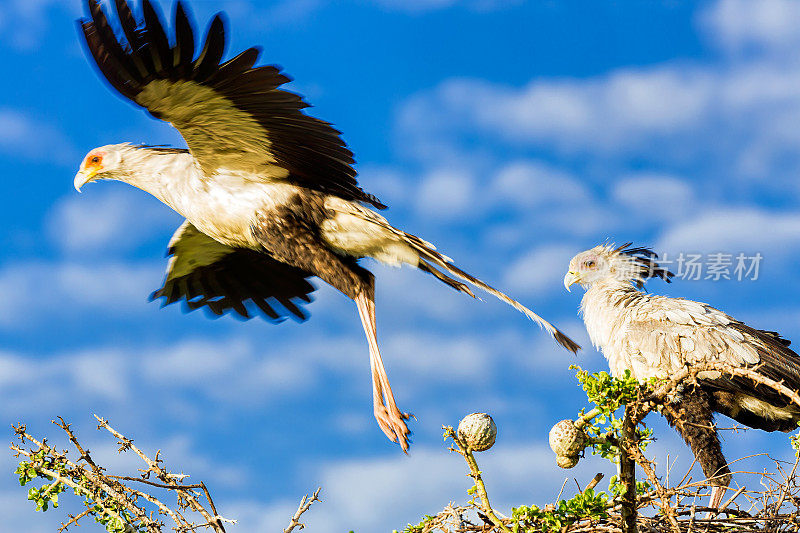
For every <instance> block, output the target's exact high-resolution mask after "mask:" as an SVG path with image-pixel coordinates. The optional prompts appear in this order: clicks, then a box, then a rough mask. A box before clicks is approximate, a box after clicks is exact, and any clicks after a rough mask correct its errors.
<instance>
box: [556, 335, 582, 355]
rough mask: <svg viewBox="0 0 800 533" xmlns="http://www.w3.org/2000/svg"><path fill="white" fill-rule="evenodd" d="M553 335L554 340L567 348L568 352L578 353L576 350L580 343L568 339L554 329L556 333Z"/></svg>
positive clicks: (579, 347)
mask: <svg viewBox="0 0 800 533" xmlns="http://www.w3.org/2000/svg"><path fill="white" fill-rule="evenodd" d="M553 337H554V338H555V340H556V342H557V343H558V344H560V345H561V346H563V347H564V348H566V349H567V350H569V351H570V352H572V353H574V354H576V353H578V350H580V349H581V345H580V344H578V343H577V342H575V341H574V340H572V339H570V338H569V337H567V336H566V335H564V334H563V333H561V332H560V331H556V333H555V334H554V335H553Z"/></svg>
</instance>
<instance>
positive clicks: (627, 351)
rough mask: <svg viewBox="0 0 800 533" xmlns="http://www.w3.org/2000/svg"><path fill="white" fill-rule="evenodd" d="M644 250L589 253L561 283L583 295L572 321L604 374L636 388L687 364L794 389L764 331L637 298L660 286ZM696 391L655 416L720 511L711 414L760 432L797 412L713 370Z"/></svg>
mask: <svg viewBox="0 0 800 533" xmlns="http://www.w3.org/2000/svg"><path fill="white" fill-rule="evenodd" d="M657 259H658V256H657V255H656V254H655V253H654V252H653V251H652V250H650V249H649V248H632V247H630V243H629V244H625V245H623V246H620V247H615V246H614V245H602V246H596V247H595V248H592V249H591V250H586V251H585V252H581V253H579V254H578V255H576V256H575V257H573V258H572V260H571V261H570V263H569V271H568V272H567V274H566V276H565V277H564V286H565V287H566V288H567V290H569V288H570V286H571V285H573V284H574V283H579V284H580V285H582V286H583V287H584V288H585V289H586V294H585V295H584V296H583V299H582V300H581V308H580V309H581V314H582V315H583V320H584V322H585V324H586V329H587V331H588V332H589V337H590V338H591V340H592V344H593V345H594V346H595V347H598V348H600V350H601V351H602V352H603V355H604V356H605V357H606V359H608V363H609V366H610V367H611V374H612V375H614V376H616V377H622V376H623V375H624V374H625V371H626V370H630V371H631V375H633V377H635V378H636V379H637V380H639V381H642V382H643V381H646V380H648V379H650V378H652V377H658V378H668V377H670V376H671V375H674V374H676V373H677V372H679V371H681V370H683V369H684V368H686V367H689V368H690V369H691V367H692V366H694V367H695V368H702V367H703V363H722V364H726V365H730V366H733V367H742V368H750V369H753V370H754V371H756V372H757V373H759V374H761V375H763V376H765V377H768V378H770V379H773V380H775V381H778V382H783V384H784V385H785V386H786V387H788V388H789V389H791V390H795V391H796V390H800V356H798V355H797V354H796V353H795V352H794V351H792V350H791V349H790V348H789V344H790V343H789V341H787V340H786V339H783V338H781V336H780V335H779V334H778V333H775V332H773V331H762V330H759V329H754V328H752V327H750V326H748V325H746V324H744V323H742V322H739V321H738V320H736V319H735V318H733V317H730V316H728V315H726V314H725V313H723V312H722V311H720V310H718V309H715V308H713V307H711V306H710V305H707V304H704V303H700V302H694V301H692V300H685V299H683V298H670V297H667V296H658V295H653V294H645V293H644V292H642V290H641V289H643V287H644V282H645V280H646V279H648V278H652V277H658V278H661V279H663V280H664V281H667V282H669V281H670V277H672V275H673V274H672V273H671V272H669V271H668V270H666V269H664V268H662V267H660V266H659V265H658V263H657ZM697 377H698V378H699V379H698V383H699V386H692V385H686V386H683V387H681V389H680V393H679V395H678V396H677V398H676V399H674V400H672V401H670V402H668V403H666V404H665V405H664V406H663V407H662V414H663V415H664V416H665V417H666V419H667V421H668V422H669V424H670V425H671V426H673V427H674V428H675V429H677V430H678V433H680V434H681V436H682V437H683V439H684V440H685V441H686V443H687V444H688V445H689V447H690V448H691V449H692V452H693V453H694V455H695V457H696V458H697V461H698V462H699V463H700V466H701V467H702V469H703V472H704V473H705V475H706V477H707V478H708V479H709V480H710V483H711V484H712V485H713V486H714V490H713V492H712V495H711V504H710V506H711V507H714V508H716V507H719V504H720V502H721V500H722V496H723V494H724V492H725V489H726V488H727V486H728V484H729V483H730V481H731V472H730V470H729V468H728V464H727V461H726V460H725V457H724V456H723V454H722V446H721V445H720V441H719V436H718V435H717V430H716V428H715V426H714V415H713V412H718V413H722V414H724V415H726V416H728V417H730V418H733V419H734V420H736V421H737V422H740V423H742V424H744V425H746V426H749V427H751V428H756V429H763V430H765V431H786V432H788V431H792V430H794V429H797V423H798V421H800V407H798V406H797V405H794V404H793V403H791V402H790V401H788V400H787V399H786V398H784V397H783V396H781V395H780V394H779V393H778V392H775V391H773V390H771V389H769V388H767V387H766V386H764V385H761V386H760V387H757V386H756V385H757V384H756V383H754V382H753V381H752V380H750V379H747V378H744V377H735V376H731V375H725V374H724V373H723V372H718V371H705V372H699V373H698V376H697Z"/></svg>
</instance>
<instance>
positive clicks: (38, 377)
mask: <svg viewBox="0 0 800 533" xmlns="http://www.w3.org/2000/svg"><path fill="white" fill-rule="evenodd" d="M164 5H167V4H164ZM191 6H192V8H193V11H194V13H195V16H196V19H197V20H198V21H203V22H202V24H205V21H206V20H208V18H209V17H210V16H211V15H212V13H214V12H215V11H218V10H225V11H227V12H228V15H229V19H230V26H229V28H230V29H231V35H232V42H231V50H240V49H242V48H244V47H246V46H250V45H253V44H260V45H262V46H263V48H264V54H263V56H262V60H263V61H265V62H268V63H277V64H280V65H282V66H283V67H284V68H285V69H286V71H287V72H288V73H289V74H290V75H292V76H293V77H294V78H295V79H296V80H297V81H296V82H293V83H292V84H291V88H293V89H294V90H295V91H298V92H300V93H302V94H304V95H306V96H307V98H308V100H309V101H310V102H311V103H312V104H314V106H315V107H314V108H313V109H312V110H311V112H312V113H313V114H314V115H316V116H319V117H321V118H324V119H326V120H328V121H331V122H333V123H334V124H336V125H337V127H338V128H340V129H341V130H342V131H343V132H344V138H345V139H346V140H347V142H348V143H349V145H350V146H351V147H352V149H353V151H354V152H355V153H356V157H357V160H358V162H359V164H358V169H359V171H360V173H361V177H360V180H361V184H362V185H363V186H364V187H365V188H366V189H367V190H368V191H370V192H373V193H375V194H376V195H377V196H378V197H380V198H381V199H382V200H383V201H384V202H386V203H387V204H389V205H390V206H391V208H390V210H389V211H388V212H387V213H386V214H387V216H388V217H389V218H390V220H391V221H392V222H393V223H395V224H396V225H398V226H400V227H402V228H404V229H406V230H407V231H410V232H412V233H416V234H419V235H421V236H423V237H425V238H426V239H428V240H431V241H432V242H434V243H436V244H437V245H438V246H439V248H440V249H441V250H443V251H444V252H445V253H447V254H448V255H450V256H452V257H454V258H455V259H456V262H457V263H458V264H459V265H460V266H462V267H464V268H465V269H466V270H467V271H469V272H471V273H473V274H475V275H478V276H479V277H481V278H482V279H484V280H486V281H487V282H489V283H492V284H495V285H497V286H499V287H501V288H504V289H507V290H508V292H509V293H511V294H512V295H514V296H516V297H517V298H518V299H520V300H521V301H523V302H524V303H526V304H527V305H530V306H531V307H532V308H533V309H534V310H536V311H537V312H540V313H541V314H543V315H544V316H545V317H547V318H548V319H550V320H552V321H553V322H555V323H556V324H558V325H559V326H561V327H563V328H564V329H565V330H567V331H569V332H570V333H571V334H572V335H574V337H575V338H576V339H578V340H579V341H580V342H581V343H582V344H583V345H584V346H585V347H586V349H585V350H584V351H583V352H581V353H580V354H579V355H578V357H573V356H570V355H568V354H567V353H566V352H564V351H563V350H561V349H559V348H558V347H556V346H555V345H554V343H553V342H552V341H551V340H550V339H549V338H547V337H546V336H545V335H544V334H543V333H542V332H540V331H539V330H538V329H537V328H536V327H535V326H534V325H532V324H531V323H529V322H527V321H526V320H525V319H524V318H523V317H522V316H521V315H519V314H517V313H516V312H514V311H513V310H512V309H510V308H507V307H506V306H504V305H502V304H500V303H497V302H494V301H487V302H485V303H481V302H477V301H472V300H469V299H467V298H465V297H463V295H460V294H456V293H454V292H453V291H451V290H449V289H448V288H447V287H446V286H444V285H441V284H438V283H436V282H435V280H433V279H432V278H431V277H430V276H424V275H422V274H420V273H419V272H416V271H413V270H410V269H401V270H394V269H389V268H386V267H381V266H378V265H375V264H369V265H368V266H369V267H370V268H372V269H373V270H374V271H375V273H376V275H377V279H378V295H377V297H378V328H379V336H380V341H381V345H382V350H383V354H384V359H385V361H386V364H387V368H388V372H389V377H390V379H391V380H392V383H393V385H394V389H395V393H396V395H397V397H398V402H399V405H400V407H401V408H402V409H404V410H408V411H411V412H413V413H414V414H415V415H416V416H417V418H418V420H417V421H416V422H414V423H413V424H412V429H413V430H414V445H413V447H412V449H411V452H410V454H409V456H407V457H406V456H404V455H403V454H402V453H401V452H400V451H399V449H398V448H397V447H396V446H392V445H391V444H389V443H388V442H387V441H386V439H385V438H384V436H383V435H382V434H381V433H380V431H379V430H378V428H377V426H376V425H375V423H374V421H373V418H372V409H371V401H370V399H371V398H370V389H369V370H368V368H369V367H368V352H367V347H366V342H365V341H364V339H363V333H362V331H361V326H360V323H359V321H358V318H357V314H356V310H355V306H354V305H353V304H352V302H351V301H349V300H347V299H346V298H345V297H343V296H341V295H339V294H337V293H335V292H334V291H333V290H330V289H328V288H325V287H322V286H321V284H320V283H317V285H318V286H319V287H320V290H319V291H318V292H317V299H316V301H315V302H314V303H313V304H312V305H311V306H310V308H309V310H310V311H311V314H312V318H311V320H309V321H308V322H307V323H305V324H297V323H294V322H291V321H289V322H287V323H284V324H282V325H279V326H273V325H270V324H267V323H265V322H260V321H257V320H253V321H250V322H246V323H245V322H241V321H238V320H235V319H233V318H230V317H225V318H222V319H220V320H209V319H208V318H206V317H205V316H204V315H203V314H202V313H193V314H189V315H184V314H183V313H182V312H181V310H180V308H179V307H177V306H173V307H170V308H167V309H159V308H158V305H157V304H153V303H148V302H147V295H148V294H149V293H150V291H151V290H153V289H155V288H157V287H158V286H159V283H160V282H161V279H162V270H163V268H164V266H165V261H164V259H163V254H164V250H165V246H166V242H167V240H168V239H169V236H170V235H171V233H172V231H173V230H174V229H175V228H176V227H177V226H178V225H179V223H180V219H179V217H178V216H177V215H175V214H174V213H172V212H170V211H169V210H168V209H167V208H166V207H164V206H162V205H161V204H160V203H159V202H157V201H156V200H155V199H153V198H150V197H148V196H146V195H145V194H144V193H142V192H141V191H138V190H135V189H132V188H128V187H126V186H124V185H122V184H118V183H102V184H96V185H91V186H88V187H86V188H85V189H84V193H83V194H82V195H78V194H77V193H76V192H75V191H74V190H73V189H72V178H73V176H74V174H75V171H76V170H77V167H78V165H79V163H80V160H81V158H82V157H83V155H84V154H85V152H87V151H88V150H89V149H91V148H92V147H94V146H97V145H103V144H108V143H113V142H122V141H131V142H148V143H154V144H155V143H175V144H180V143H181V140H180V138H179V137H178V136H177V134H176V133H175V132H173V131H172V130H171V129H170V128H169V127H168V126H167V125H165V124H162V123H159V122H157V121H154V120H152V119H150V118H148V117H147V116H146V115H145V114H144V113H143V112H141V111H138V110H136V109H135V108H133V107H131V106H130V105H128V104H127V103H126V102H124V101H123V100H121V99H120V98H118V97H117V96H116V95H115V94H113V93H112V92H111V91H110V90H109V89H108V88H107V87H106V86H105V85H104V84H103V83H101V82H100V81H99V79H98V77H97V75H96V74H95V72H94V71H93V70H92V68H91V67H90V65H89V63H88V62H87V60H86V59H85V58H84V56H83V52H82V49H81V47H80V45H79V42H78V40H77V36H76V30H75V25H74V19H75V18H77V16H78V15H79V14H80V13H81V6H80V4H79V3H78V2H70V3H66V2H60V1H56V0H37V1H35V2H31V1H24V0H6V1H4V2H3V3H2V4H0V53H2V56H3V57H4V58H5V64H6V74H5V75H3V76H0V168H2V169H3V170H4V175H5V176H6V181H5V183H6V188H5V190H6V194H5V195H4V196H3V198H2V200H0V202H2V209H0V223H1V224H2V225H3V227H4V228H6V230H5V231H4V232H3V235H2V237H0V239H2V247H0V250H1V251H0V294H2V297H3V305H2V307H1V308H0V338H2V350H0V405H2V406H3V408H2V409H1V410H0V412H1V413H2V414H1V415H0V423H1V424H0V425H1V426H3V427H6V428H9V425H10V424H11V423H12V422H18V421H25V422H26V423H27V424H28V426H29V428H30V429H31V431H33V432H34V433H38V434H47V435H56V431H55V428H54V427H52V426H50V424H49V421H50V419H52V418H54V417H55V416H57V415H61V416H64V417H65V418H66V419H68V420H70V421H72V422H73V423H74V427H75V428H76V430H77V431H78V433H79V435H80V436H81V437H82V438H83V439H84V440H85V441H86V442H87V443H88V444H89V447H90V449H92V450H95V451H96V453H98V454H100V455H101V456H102V457H103V458H105V459H106V460H107V461H108V462H109V464H112V465H116V466H118V467H120V468H127V469H128V470H129V471H130V470H132V469H133V468H136V467H137V465H136V463H135V462H134V461H133V460H131V459H127V458H115V457H114V454H113V451H114V446H113V442H111V441H109V440H108V439H105V438H104V436H102V435H100V434H98V433H96V432H95V431H94V424H92V418H91V413H97V414H99V415H102V416H104V417H106V418H108V419H109V420H110V421H111V422H112V424H113V425H115V426H116V427H117V428H118V429H120V430H121V431H123V432H125V433H127V434H128V435H129V436H132V437H134V438H135V439H136V440H137V442H138V443H139V444H140V445H141V446H142V447H143V448H144V449H146V450H150V451H151V452H152V451H154V450H156V449H159V448H160V449H162V451H163V453H164V456H165V458H166V460H167V461H168V463H169V464H170V465H172V466H173V467H174V468H175V469H177V470H184V471H186V472H189V473H191V474H192V476H193V478H194V479H203V480H205V481H206V482H207V483H208V484H209V486H210V487H211V488H212V490H213V492H214V494H215V495H216V499H217V503H218V506H219V508H220V509H221V512H222V513H223V514H224V515H225V516H227V517H230V518H237V519H239V520H240V525H239V526H237V527H234V528H231V530H232V531H267V530H269V531H275V530H276V529H278V528H279V527H281V528H282V527H285V525H286V523H287V522H288V518H289V516H290V515H291V514H292V512H293V511H294V509H295V508H296V505H297V501H298V500H299V498H300V497H301V496H302V495H303V494H304V493H306V492H309V491H311V490H313V489H314V488H315V487H316V486H318V485H322V486H323V499H324V500H325V502H324V503H323V504H321V505H318V506H316V507H315V508H314V510H313V511H312V512H311V513H310V514H309V515H308V519H307V521H306V522H307V524H308V527H309V530H310V531H315V532H319V533H326V532H341V531H348V530H349V529H355V530H356V531H360V532H367V531H388V530H391V529H392V528H394V527H397V528H401V529H402V527H403V526H404V525H405V524H406V523H407V522H416V521H417V520H418V519H419V517H420V516H421V515H423V514H424V513H433V512H435V511H437V510H439V509H441V508H442V507H443V506H444V505H446V504H447V503H448V502H449V501H451V500H456V501H463V500H464V499H465V491H466V489H467V488H468V486H469V483H468V479H467V478H466V477H465V476H464V475H463V473H464V467H463V465H462V464H461V460H460V458H458V457H455V456H452V455H450V454H448V453H447V452H446V450H445V447H444V446H443V444H442V442H441V430H440V428H441V426H442V424H453V425H455V424H456V423H457V422H458V420H459V419H460V418H461V417H462V416H463V415H465V414H467V413H470V412H473V411H485V412H490V413H491V414H492V415H493V416H494V418H495V420H496V422H497V425H498V427H499V436H498V442H497V444H496V446H495V447H494V448H493V449H492V450H491V451H490V452H487V453H485V454H483V456H482V457H481V458H480V459H481V462H482V466H483V470H484V472H485V477H486V481H487V484H488V488H489V491H490V494H492V495H493V501H494V502H495V503H496V504H497V505H498V506H499V507H500V508H501V509H502V510H505V511H507V510H508V508H509V507H510V506H511V505H518V504H522V503H539V504H544V503H547V502H549V501H552V500H553V498H555V495H556V494H557V493H558V490H559V488H560V487H561V484H562V482H563V479H564V478H565V477H566V476H570V477H572V476H576V477H578V479H579V480H581V481H582V483H585V482H586V481H588V479H589V478H590V477H591V476H592V475H594V473H595V472H597V471H600V470H603V471H608V469H607V468H606V466H605V465H603V464H602V463H601V462H600V460H598V459H595V458H591V457H590V458H587V459H585V460H583V461H582V462H581V464H580V465H579V466H578V468H576V469H575V470H574V471H569V472H565V471H561V470H559V469H558V468H557V467H556V466H555V461H554V458H553V456H552V453H551V452H550V450H549V448H548V447H547V443H546V440H547V432H548V430H549V429H550V427H551V426H552V425H553V424H554V423H555V422H556V421H558V420H560V419H562V418H566V417H572V416H574V414H575V413H576V412H577V410H578V409H580V408H581V407H583V406H584V405H585V403H584V400H583V397H582V394H581V392H580V391H579V390H578V389H577V388H576V386H575V382H574V379H573V377H572V375H573V372H572V371H570V370H568V366H569V364H572V363H577V364H580V365H582V366H583V367H584V368H588V369H591V370H601V369H604V368H606V365H605V361H604V360H603V359H602V357H601V356H600V355H599V354H597V353H596V352H595V351H594V350H593V349H591V348H590V347H589V342H588V339H587V337H586V334H585V331H584V329H583V326H582V324H581V322H580V321H579V319H578V317H577V316H576V312H577V307H578V303H579V300H580V295H579V294H576V292H575V291H573V292H572V293H571V294H568V293H566V292H564V290H563V286H562V285H561V278H562V277H563V274H564V272H565V270H566V267H567V263H568V261H569V259H570V258H571V257H572V256H573V255H574V254H575V253H577V252H579V251H581V250H584V249H586V248H589V247H591V246H594V245H596V244H598V243H600V242H603V241H605V240H606V239H611V240H614V241H617V242H625V241H629V240H630V241H634V242H636V243H637V244H642V245H651V246H654V247H655V248H656V249H657V250H658V251H661V252H666V253H669V254H672V255H673V256H674V255H675V254H677V253H680V252H684V253H690V252H700V253H713V252H724V253H731V254H737V253H739V252H744V253H747V254H755V253H756V252H759V253H761V254H762V255H763V257H764V259H763V262H762V264H761V269H760V272H759V279H758V280H757V281H742V282H739V281H734V280H731V281H719V282H711V281H683V280H678V281H676V282H675V283H673V284H672V285H671V286H666V285H665V284H664V283H663V282H660V281H655V282H653V283H651V284H650V285H649V289H650V290H651V291H654V292H665V293H668V294H671V295H676V296H685V297H689V298H694V299H701V300H704V301H707V302H709V303H712V304H713V305H715V306H717V307H720V308H722V309H723V310H725V311H727V312H729V313H731V314H733V315H734V316H736V317H738V318H741V319H743V320H745V321H748V322H749V323H751V324H752V325H754V326H757V327H761V328H765V329H776V330H779V331H781V332H782V333H783V334H784V335H785V336H787V337H788V338H790V339H793V340H796V341H797V340H798V339H800V327H798V322H799V321H800V308H799V307H798V304H797V297H796V295H797V294H798V289H800V283H798V278H797V275H796V267H797V265H798V260H797V259H796V253H797V251H798V250H800V209H798V207H797V206H798V205H800V202H799V201H800V185H799V184H800V180H798V178H797V176H798V171H799V170H800V157H798V154H800V129H798V127H797V124H798V123H800V121H799V120H798V119H800V62H798V60H797V54H796V49H797V46H798V45H800V38H798V36H797V32H796V28H797V26H798V24H800V4H798V3H795V2H788V1H778V0H760V1H744V0H721V1H717V2H698V3H679V2H667V1H665V2H615V3H600V2H523V1H507V2H500V1H495V0H470V1H456V0H406V1H403V2H401V1H399V0H380V1H375V2H357V1H343V2H328V1H325V0H301V1H287V2H274V3H268V2H255V1H249V0H237V1H229V2H226V1H214V2H211V1H201V2H197V1H195V2H192V3H191ZM798 342H800V341H798ZM650 422H651V423H652V425H653V426H654V427H655V428H656V435H657V436H658V437H659V440H658V442H657V443H656V444H655V445H654V447H653V448H652V449H653V453H654V454H657V456H658V457H661V458H665V457H666V454H667V453H669V456H670V458H671V459H675V458H677V461H678V463H677V466H676V467H675V469H676V471H679V470H680V469H681V466H682V465H688V463H689V462H690V455H689V452H688V450H687V449H686V448H685V447H684V446H683V444H682V443H681V442H680V441H679V439H678V437H677V436H676V435H675V434H674V432H673V431H672V430H670V429H669V428H667V427H666V426H665V424H664V423H663V421H661V420H660V419H658V418H652V419H651V420H650ZM729 422H730V421H728V420H725V419H722V420H721V424H720V425H721V426H730V425H731V424H730V423H729ZM6 436H7V437H8V440H9V441H10V440H11V431H10V429H7V430H6ZM724 439H725V442H724V446H725V451H726V454H727V456H728V458H729V459H734V458H738V457H742V456H745V455H750V454H751V453H754V452H761V451H768V452H770V453H772V454H773V455H775V456H780V457H785V456H787V455H788V453H789V451H788V450H789V449H788V439H787V437H786V436H785V435H783V434H779V435H768V434H765V433H761V432H757V431H746V432H740V433H738V434H732V433H728V432H726V433H725V435H724ZM746 465H747V468H748V469H751V470H754V471H759V470H760V469H761V468H764V467H765V465H768V462H766V461H764V460H762V459H758V458H756V459H752V460H750V462H749V463H746ZM0 469H2V470H3V471H5V472H7V475H6V476H4V477H3V476H0V513H2V515H3V516H4V527H6V524H8V526H7V527H9V528H11V529H14V530H19V531H31V532H38V531H42V532H44V531H52V530H53V529H54V525H57V524H58V523H59V521H60V520H61V519H62V517H63V516H64V514H63V513H59V512H48V513H45V514H38V515H34V513H33V512H32V506H29V505H27V503H28V502H25V500H24V498H25V494H24V491H23V490H21V489H20V488H19V487H18V486H15V485H16V480H15V478H14V476H13V475H12V474H10V472H11V471H12V470H13V461H12V460H11V459H10V458H9V457H8V456H5V458H4V459H0ZM737 480H738V481H739V482H745V481H746V479H745V478H744V477H740V478H737ZM749 483H754V484H755V483H757V480H750V481H748V484H749ZM12 526H13V527H12Z"/></svg>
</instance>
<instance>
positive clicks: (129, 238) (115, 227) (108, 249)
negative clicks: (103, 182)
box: [47, 188, 181, 257]
mask: <svg viewBox="0 0 800 533" xmlns="http://www.w3.org/2000/svg"><path fill="white" fill-rule="evenodd" d="M85 196H86V195H78V194H77V193H74V194H70V195H69V196H67V197H64V198H62V199H61V200H60V201H59V202H58V203H56V205H55V206H54V207H53V209H52V211H51V213H50V214H49V215H48V218H47V220H48V228H47V231H48V233H49V235H50V238H51V239H52V240H53V241H54V242H55V243H56V244H58V246H59V247H60V248H61V249H62V250H64V251H65V252H69V253H82V254H84V253H93V255H103V256H105V257H108V256H109V255H110V254H113V253H114V252H119V251H120V250H125V249H130V248H133V247H135V246H136V245H138V244H141V243H142V242H143V241H145V240H146V239H147V238H148V237H151V236H152V235H153V234H164V233H167V234H168V233H169V232H170V231H171V230H172V229H176V228H177V227H178V225H179V224H180V220H181V219H180V216H179V215H177V214H176V213H174V212H173V211H172V210H170V209H169V208H167V207H166V206H164V205H163V204H161V203H159V202H158V201H157V200H155V199H153V198H151V197H149V196H146V195H144V193H142V192H141V191H138V190H135V191H134V190H131V191H127V190H125V191H123V190H121V188H108V189H106V190H105V191H103V192H102V193H101V194H99V195H93V194H91V193H90V196H93V197H91V198H86V197H85ZM166 248H167V242H166V241H165V242H164V250H166Z"/></svg>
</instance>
